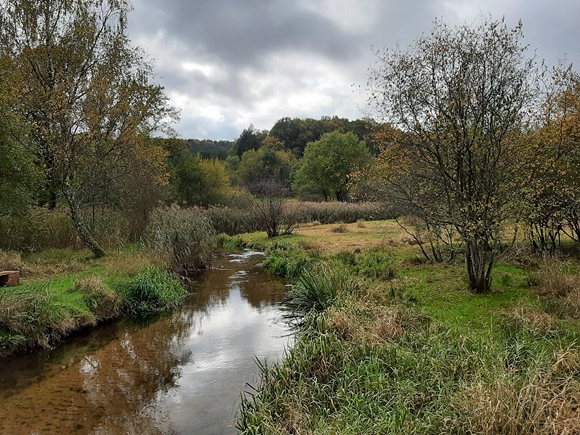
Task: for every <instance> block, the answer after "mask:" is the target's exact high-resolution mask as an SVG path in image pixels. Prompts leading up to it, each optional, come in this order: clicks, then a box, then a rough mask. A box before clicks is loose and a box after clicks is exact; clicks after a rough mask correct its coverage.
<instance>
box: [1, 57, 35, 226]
mask: <svg viewBox="0 0 580 435" xmlns="http://www.w3.org/2000/svg"><path fill="white" fill-rule="evenodd" d="M6 61H7V59H6V58H0V64H1V63H2V62H6ZM3 70H5V68H3V67H2V66H0V71H3ZM14 102H15V95H14V92H13V89H12V88H11V87H10V84H9V83H8V81H7V80H6V76H5V75H4V74H1V73H0V156H1V157H0V215H15V214H23V213H25V212H26V210H27V208H28V206H29V205H31V204H32V202H33V200H34V194H35V193H36V188H37V185H36V184H37V182H38V174H37V171H36V170H35V167H34V163H33V161H32V159H31V157H30V155H28V154H27V153H26V151H25V150H24V149H23V148H22V147H21V146H19V144H18V141H16V140H15V138H16V137H22V136H24V135H25V134H26V130H25V128H24V127H25V126H24V125H22V122H20V120H19V119H18V118H17V117H16V116H14V114H13V113H12V111H11V110H10V108H11V107H12V106H13V104H14Z"/></svg>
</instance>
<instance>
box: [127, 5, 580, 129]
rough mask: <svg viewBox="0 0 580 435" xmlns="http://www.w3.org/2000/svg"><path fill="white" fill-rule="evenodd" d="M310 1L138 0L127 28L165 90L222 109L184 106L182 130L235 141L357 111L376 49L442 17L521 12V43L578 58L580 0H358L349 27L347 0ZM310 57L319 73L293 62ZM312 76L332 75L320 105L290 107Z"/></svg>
mask: <svg viewBox="0 0 580 435" xmlns="http://www.w3.org/2000/svg"><path fill="white" fill-rule="evenodd" d="M304 1H310V2H311V4H313V5H316V6H318V5H321V4H327V5H330V6H328V7H334V9H328V10H326V11H325V10H323V11H319V12H315V11H314V10H312V8H306V7H303V3H304ZM304 1H298V0H292V1H290V0H134V12H133V13H132V14H131V15H130V17H129V24H130V36H131V37H132V38H133V39H134V40H135V41H137V43H138V44H139V45H141V46H142V47H143V48H144V49H145V51H147V52H149V53H150V54H151V56H152V57H153V58H155V59H157V65H156V71H157V72H158V75H159V77H160V81H161V83H162V84H163V85H164V86H165V88H166V90H167V92H168V93H170V94H179V95H187V96H188V98H189V100H191V101H192V102H193V103H192V104H194V105H195V107H196V108H197V109H201V111H203V108H204V105H212V106H213V107H214V108H215V107H219V113H220V116H219V117H216V116H213V118H212V117H209V116H207V117H204V116H200V114H199V112H200V110H195V114H194V113H189V112H188V110H189V109H185V108H184V109H183V110H182V121H181V123H180V124H179V125H178V126H177V130H178V131H179V132H181V134H182V135H183V136H184V137H191V136H190V135H192V134H201V133H200V132H207V133H206V134H207V135H208V136H207V137H208V138H216V139H217V138H220V139H223V138H229V139H234V138H235V137H237V136H238V135H239V132H241V129H242V128H244V127H247V125H240V122H242V121H240V119H243V120H246V119H249V122H247V124H248V125H249V123H250V122H253V123H254V124H255V125H256V127H257V128H261V129H264V128H270V127H271V126H272V125H273V124H274V122H275V121H276V120H277V119H279V118H282V117H285V116H290V117H293V116H312V117H317V116H318V114H319V113H321V114H325V115H330V116H332V115H338V116H347V115H348V116H353V115H352V114H353V113H356V110H354V106H356V104H358V103H360V101H359V102H358V103H357V102H356V101H354V100H356V99H357V97H353V95H352V92H349V90H348V89H347V90H345V89H344V88H345V87H349V86H350V85H351V84H354V85H364V84H365V83H366V78H367V68H368V67H369V65H372V64H373V62H374V57H373V54H372V50H371V47H375V48H378V49H381V48H383V47H395V46H396V45H397V44H399V45H400V46H401V47H403V48H404V47H406V46H408V45H409V44H410V43H411V42H412V41H413V40H414V39H415V38H416V37H417V36H419V35H420V34H421V33H428V32H429V31H430V30H431V22H432V21H433V19H434V18H436V17H437V18H442V19H443V20H444V21H446V22H449V23H450V24H452V25H453V24H457V23H461V22H464V21H467V22H469V21H473V20H474V19H477V17H478V16H480V15H488V14H491V16H492V17H493V18H494V19H499V18H501V17H502V16H505V17H506V20H507V21H508V23H509V24H510V25H513V24H515V23H516V22H517V21H518V19H520V18H521V19H522V21H523V24H524V34H525V40H524V42H525V43H528V44H530V47H531V48H532V49H537V53H538V56H539V57H541V58H546V60H547V61H548V63H550V64H553V63H555V62H556V60H557V59H561V58H563V57H564V56H565V55H567V59H568V61H573V62H575V63H576V64H580V57H579V49H578V45H577V41H578V40H580V26H578V22H579V19H580V2H578V1H577V0H559V1H554V2H545V1H541V0H531V1H527V2H521V1H514V2H506V1H503V0H487V1H479V2H475V1H472V0H407V1H400V0H359V1H358V2H356V3H353V4H355V5H356V7H359V6H360V10H361V11H362V12H363V13H364V14H366V15H365V17H364V18H365V20H364V21H363V22H364V24H361V25H353V26H346V27H345V26H341V25H340V24H339V23H337V22H336V21H333V19H331V15H332V14H341V13H342V14H343V15H346V13H345V12H344V11H342V10H341V7H342V6H341V5H343V4H344V0H326V1H324V0H304ZM465 10H468V11H470V12H469V13H470V14H472V15H469V14H466V13H465ZM351 18H352V21H353V23H356V19H355V18H356V17H351V16H345V20H347V21H348V20H349V19H351ZM301 53H302V54H303V57H300V56H301ZM303 58H304V59H308V61H309V62H310V63H311V65H312V71H308V68H304V67H303V66H298V65H295V64H294V63H296V62H297V61H298V60H300V59H303ZM183 62H193V63H197V64H202V65H211V66H212V67H213V68H214V69H216V71H217V74H205V73H203V72H200V71H195V70H193V71H191V70H190V71H187V70H184V69H183V68H182V65H181V64H182V63H183ZM320 65H324V67H320ZM314 71H315V72H314ZM336 72H338V73H340V74H338V75H337V74H334V73H336ZM313 74H318V75H325V74H328V77H325V76H323V77H318V78H319V79H320V80H319V81H321V82H324V83H328V87H327V88H328V89H327V90H326V91H325V92H326V96H327V97H328V98H326V99H325V101H322V99H321V103H320V105H319V106H318V107H312V106H307V108H302V107H294V108H292V107H290V106H291V105H289V104H288V101H289V98H292V97H293V96H295V95H303V94H304V92H305V91H307V92H308V91H312V93H316V92H321V91H320V86H318V87H317V88H316V89H315V88H312V89H310V88H309V86H317V85H319V83H318V84H314V85H313V84H312V83H313V81H314V82H316V80H315V79H314V80H313ZM337 76H339V77H340V81H336V80H337ZM332 80H335V81H334V82H333V81H332ZM346 82H347V83H346ZM333 87H334V88H333ZM339 87H340V89H338V88H339ZM359 100H360V99H359ZM265 101H267V104H265V103H264V102H265ZM328 101H330V103H329V102H328ZM264 107H267V108H268V109H267V112H264V110H265V109H264ZM349 107H350V108H349ZM260 110H261V112H260ZM323 112H324V113H323ZM329 112H330V113H329ZM355 116H356V115H355ZM361 116H362V113H361ZM218 118H219V119H218ZM254 120H255V121H254ZM204 123H205V125H204ZM228 135H229V136H228Z"/></svg>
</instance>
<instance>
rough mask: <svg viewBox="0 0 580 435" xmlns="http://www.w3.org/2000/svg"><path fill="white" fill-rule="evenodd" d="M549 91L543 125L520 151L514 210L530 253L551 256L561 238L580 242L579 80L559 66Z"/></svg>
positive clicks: (550, 83)
mask: <svg viewBox="0 0 580 435" xmlns="http://www.w3.org/2000/svg"><path fill="white" fill-rule="evenodd" d="M549 85H550V86H549V87H548V92H547V95H546V99H545V100H544V101H543V104H542V106H541V116H542V117H541V123H540V125H539V127H538V128H537V129H536V130H534V131H533V132H531V133H530V134H529V135H528V137H527V140H526V141H525V144H524V145H523V147H522V148H523V151H524V152H525V154H526V166H525V170H523V171H521V172H520V174H519V175H520V177H519V180H518V181H519V185H520V186H521V191H522V195H520V201H519V202H518V204H517V210H518V211H519V213H518V216H519V217H520V219H521V220H522V221H523V222H524V223H525V224H526V227H527V236H528V238H529V240H530V241H531V243H532V245H533V247H534V249H541V250H550V251H553V250H554V249H556V248H557V245H558V244H559V241H560V235H561V234H562V233H563V234H566V235H567V236H569V237H570V238H572V239H574V240H576V241H580V169H579V168H580V148H579V146H578V145H579V143H580V75H579V74H578V73H577V72H575V71H573V70H572V68H571V66H566V67H565V66H563V65H561V66H559V67H558V68H555V69H554V70H553V74H552V80H550V81H549Z"/></svg>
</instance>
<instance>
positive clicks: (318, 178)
mask: <svg viewBox="0 0 580 435" xmlns="http://www.w3.org/2000/svg"><path fill="white" fill-rule="evenodd" d="M369 157H370V154H369V151H368V150H367V147H366V145H365V143H364V142H361V141H359V140H358V138H357V137H356V135H355V134H354V133H351V132H349V133H340V132H339V131H333V132H330V133H325V134H323V135H322V136H321V138H320V139H319V140H317V141H316V142H309V143H308V144H307V145H306V148H305V150H304V156H303V157H302V159H301V160H300V162H299V167H298V170H297V171H296V175H295V178H294V182H293V186H292V187H293V189H294V190H295V191H311V192H316V193H318V194H321V195H322V196H323V197H324V199H325V200H326V201H328V200H329V199H330V198H331V196H334V197H335V198H336V200H337V201H346V200H347V198H348V190H347V186H348V181H349V175H350V174H351V173H353V172H355V171H358V170H360V169H361V168H362V166H363V165H364V164H365V163H366V162H368V160H369Z"/></svg>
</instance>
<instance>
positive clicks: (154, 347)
mask: <svg viewBox="0 0 580 435" xmlns="http://www.w3.org/2000/svg"><path fill="white" fill-rule="evenodd" d="M176 314H177V315H174V316H171V317H168V318H165V319H162V320H160V321H158V322H156V323H154V324H152V325H150V326H149V327H147V328H130V329H128V330H127V331H126V332H124V333H123V336H122V337H121V338H120V339H119V340H115V341H113V342H111V343H109V344H108V345H106V346H104V347H102V348H100V349H98V350H97V351H95V352H94V353H92V354H89V355H86V356H85V357H83V359H82V360H81V361H80V362H78V363H75V364H73V365H71V366H69V367H65V366H62V367H61V371H60V372H58V373H56V374H54V375H53V376H50V377H48V378H46V379H44V380H42V381H40V382H38V383H36V384H35V385H32V386H30V387H29V388H27V389H26V390H24V391H22V392H20V393H18V394H15V395H13V396H11V397H9V398H8V399H6V400H4V401H3V402H4V403H3V406H2V408H1V409H0V420H1V421H2V430H3V431H5V432H2V433H10V434H13V433H14V434H18V433H31V432H40V433H51V432H54V431H56V432H61V433H75V432H77V433H88V432H90V431H92V430H95V431H96V433H138V432H142V433H158V432H159V433H168V432H169V430H170V428H169V427H168V426H167V425H168V424H169V423H168V417H167V416H163V415H161V414H160V413H161V411H160V410H158V409H156V408H155V403H156V399H157V398H159V397H162V396H163V395H164V394H167V392H168V391H169V390H170V389H171V388H172V387H174V386H175V384H176V380H177V379H178V378H179V377H180V367H181V366H183V365H184V364H185V363H187V362H188V361H189V360H190V359H191V354H190V353H189V352H188V351H183V350H181V351H180V350H178V349H179V348H180V347H179V344H180V343H179V342H180V341H181V340H182V339H183V338H185V337H187V336H189V335H190V331H191V329H192V327H193V326H194V325H193V324H192V323H190V321H189V320H190V318H189V317H187V316H181V315H179V313H176ZM182 349H183V348H182Z"/></svg>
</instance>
